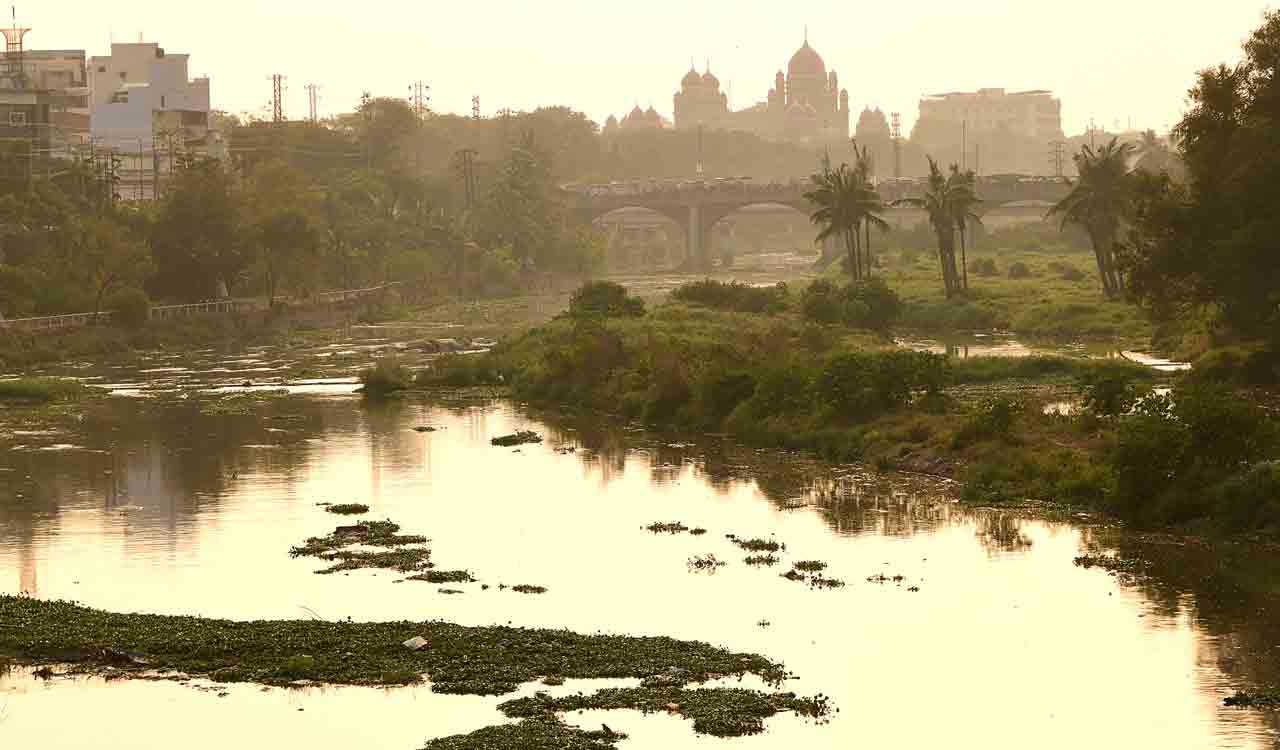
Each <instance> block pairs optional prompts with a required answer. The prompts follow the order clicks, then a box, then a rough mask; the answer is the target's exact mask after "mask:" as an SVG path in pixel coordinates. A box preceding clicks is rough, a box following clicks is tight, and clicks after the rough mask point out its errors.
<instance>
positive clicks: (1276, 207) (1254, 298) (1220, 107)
mask: <svg viewBox="0 0 1280 750" xmlns="http://www.w3.org/2000/svg"><path fill="white" fill-rule="evenodd" d="M1189 104H1190V107H1189V109H1188V110H1187V112H1186V114H1185V115H1184V116H1183V119H1182V121H1181V122H1180V123H1179V124H1178V125H1177V126H1176V127H1175V128H1174V131H1173V135H1174V138H1175V139H1176V141H1177V142H1178V149H1179V153H1180V156H1181V157H1182V162H1183V164H1184V165H1185V168H1186V180H1185V181H1184V182H1183V183H1182V184H1179V183H1178V182H1175V181H1174V180H1170V179H1168V178H1164V177H1155V178H1148V179H1143V180H1140V181H1139V182H1138V200H1137V203H1136V209H1135V211H1134V220H1133V228H1132V231H1130V232H1129V237H1128V242H1126V243H1125V247H1124V257H1123V261H1124V265H1125V268H1126V270H1127V271H1128V273H1129V274H1130V276H1131V278H1132V285H1131V288H1132V293H1133V296H1134V297H1136V298H1137V299H1139V300H1141V301H1143V302H1144V303H1146V304H1148V305H1149V306H1150V307H1152V308H1153V309H1155V310H1156V312H1158V313H1165V314H1173V313H1175V312H1178V311H1179V309H1180V308H1184V307H1197V308H1202V309H1206V310H1208V311H1211V312H1213V313H1215V314H1216V315H1217V317H1218V321H1217V322H1218V323H1219V324H1221V325H1220V327H1219V330H1221V331H1222V332H1223V333H1226V334H1230V335H1233V336H1236V337H1240V338H1268V337H1272V338H1273V345H1280V334H1277V331H1278V330H1280V254H1277V253H1276V238H1277V237H1280V187H1277V186H1280V139H1277V138H1276V133H1280V12H1276V11H1270V12H1267V13H1266V14H1265V15H1264V19H1263V23H1262V25H1261V26H1260V27H1259V28H1258V29H1257V30H1256V31H1254V33H1253V34H1252V35H1251V36H1250V38H1249V39H1248V40H1247V41H1246V42H1245V44H1244V59H1243V60H1242V61H1241V62H1240V63H1238V64H1235V65H1220V66H1218V67H1216V68H1210V69H1208V70H1204V71H1202V72H1201V73H1200V74H1199V76H1198V78H1197V80H1196V84H1195V86H1194V87H1193V88H1192V89H1191V91H1190V94H1189Z"/></svg>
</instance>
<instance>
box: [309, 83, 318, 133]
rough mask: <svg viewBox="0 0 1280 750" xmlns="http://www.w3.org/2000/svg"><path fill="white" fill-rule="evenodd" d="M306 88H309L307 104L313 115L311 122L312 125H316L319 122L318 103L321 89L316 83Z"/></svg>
mask: <svg viewBox="0 0 1280 750" xmlns="http://www.w3.org/2000/svg"><path fill="white" fill-rule="evenodd" d="M306 88H307V104H308V105H309V109H310V113H311V122H312V124H314V123H316V122H318V121H319V116H318V114H317V112H316V103H317V102H318V101H319V99H320V87H319V86H318V85H316V84H314V83H308V84H307V87H306Z"/></svg>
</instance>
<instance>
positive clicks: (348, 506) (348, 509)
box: [325, 503, 369, 516]
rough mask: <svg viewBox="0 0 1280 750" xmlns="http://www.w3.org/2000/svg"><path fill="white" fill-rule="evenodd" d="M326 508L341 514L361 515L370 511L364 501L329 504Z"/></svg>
mask: <svg viewBox="0 0 1280 750" xmlns="http://www.w3.org/2000/svg"><path fill="white" fill-rule="evenodd" d="M325 510H326V511H328V512H330V513H336V514H338V515H340V516H359V515H363V514H365V513H368V512H369V506H367V505H365V504H363V503H338V504H337V505H329V506H327V507H326V508H325Z"/></svg>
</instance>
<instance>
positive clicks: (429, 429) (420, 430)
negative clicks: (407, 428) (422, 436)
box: [413, 425, 436, 432]
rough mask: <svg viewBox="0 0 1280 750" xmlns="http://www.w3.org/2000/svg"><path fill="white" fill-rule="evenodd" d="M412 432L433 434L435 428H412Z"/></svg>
mask: <svg viewBox="0 0 1280 750" xmlns="http://www.w3.org/2000/svg"><path fill="white" fill-rule="evenodd" d="M413 431H414V432H435V431H436V428H434V427H432V426H430V425H422V426H421V427H414V428H413Z"/></svg>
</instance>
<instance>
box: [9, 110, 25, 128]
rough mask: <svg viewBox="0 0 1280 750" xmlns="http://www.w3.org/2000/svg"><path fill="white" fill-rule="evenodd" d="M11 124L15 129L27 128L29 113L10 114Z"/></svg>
mask: <svg viewBox="0 0 1280 750" xmlns="http://www.w3.org/2000/svg"><path fill="white" fill-rule="evenodd" d="M9 124H10V125H12V126H14V127H25V126H26V124H27V113H26V112H10V113H9Z"/></svg>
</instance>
